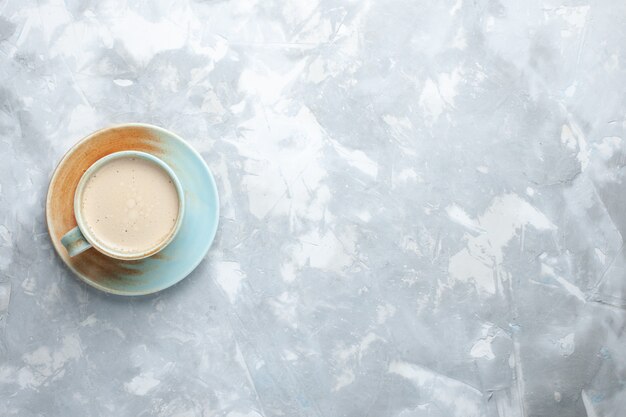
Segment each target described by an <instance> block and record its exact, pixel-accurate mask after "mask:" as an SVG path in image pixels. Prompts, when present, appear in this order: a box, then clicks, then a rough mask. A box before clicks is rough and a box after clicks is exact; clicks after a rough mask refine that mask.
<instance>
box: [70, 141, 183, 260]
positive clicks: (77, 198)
mask: <svg viewBox="0 0 626 417" xmlns="http://www.w3.org/2000/svg"><path fill="white" fill-rule="evenodd" d="M129 156H132V157H137V158H141V159H144V160H148V161H150V162H152V163H154V164H156V165H158V166H159V167H160V168H161V169H163V170H164V171H165V172H166V173H167V174H168V176H169V177H170V178H171V180H172V183H173V184H174V187H175V188H176V192H177V194H178V217H177V219H176V224H175V225H174V228H173V229H172V231H171V232H170V234H169V236H168V237H167V239H165V240H163V241H162V242H161V243H159V245H157V246H155V247H153V248H150V249H149V250H147V251H143V252H139V253H132V254H126V253H123V252H118V251H114V250H111V249H110V248H107V247H106V246H104V245H102V244H101V243H99V241H98V240H97V239H95V238H94V236H92V233H91V232H90V229H89V228H88V227H86V222H85V220H84V219H83V217H82V213H81V197H82V193H83V191H84V188H85V184H86V183H87V180H88V179H89V178H90V177H91V175H92V174H93V173H94V172H96V171H97V170H98V169H100V168H101V167H102V166H103V165H105V164H107V163H108V162H110V161H112V160H114V159H119V158H124V157H129ZM184 196H185V194H184V190H183V187H182V185H181V183H180V181H179V179H178V177H177V176H176V173H175V172H174V170H173V169H172V168H171V167H170V166H169V165H168V164H167V163H166V162H164V161H163V160H162V159H160V158H158V157H156V156H154V155H152V154H149V153H147V152H142V151H134V150H127V151H119V152H113V153H110V154H108V155H106V156H104V157H102V158H100V159H98V160H97V161H96V162H94V163H93V164H91V166H90V167H89V168H87V170H86V171H85V172H84V173H83V175H82V176H81V178H80V180H79V181H78V185H77V186H76V191H75V192H74V217H75V218H76V223H77V224H78V228H79V229H80V231H81V233H82V234H83V236H84V237H85V239H86V240H87V242H89V243H90V244H91V246H92V247H93V248H94V249H96V250H97V251H98V252H101V253H102V254H104V255H106V256H110V257H111V258H115V259H120V260H129V261H131V260H139V259H144V258H147V257H149V256H152V255H154V254H156V253H158V252H160V251H161V250H163V249H164V248H165V247H166V246H167V245H169V244H170V243H171V242H172V240H174V237H176V235H177V234H178V231H179V229H180V226H181V224H182V222H183V216H184V214H185V197H184Z"/></svg>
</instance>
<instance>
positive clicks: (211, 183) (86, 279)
mask: <svg viewBox="0 0 626 417" xmlns="http://www.w3.org/2000/svg"><path fill="white" fill-rule="evenodd" d="M126 127H142V128H146V129H149V130H153V131H157V132H160V133H163V134H165V135H168V136H170V137H171V138H173V139H175V140H177V141H178V142H180V143H181V144H182V145H183V146H185V147H187V148H188V149H189V150H190V151H191V152H192V153H193V154H194V155H195V157H196V158H198V159H199V160H200V162H201V163H202V167H203V169H204V171H205V172H206V174H207V175H208V178H209V180H210V181H209V184H207V185H208V186H210V187H211V188H212V191H213V194H214V195H215V209H216V210H215V218H216V221H215V223H214V227H213V228H212V230H211V231H210V235H209V236H210V237H209V239H207V240H206V242H207V244H206V247H205V248H202V252H204V254H203V255H202V256H201V257H199V259H198V261H196V262H194V263H191V264H190V267H189V268H187V270H185V271H184V273H183V274H181V277H180V278H179V279H178V280H176V281H174V282H170V283H167V284H166V285H161V286H158V287H155V288H151V289H149V290H146V291H120V290H117V289H113V288H110V287H107V286H104V285H102V284H99V283H98V282H95V281H93V280H92V279H90V278H89V277H87V276H85V275H83V274H82V273H80V272H78V271H77V270H76V269H75V268H74V267H73V266H72V265H71V264H69V263H68V262H66V260H65V258H64V257H63V255H62V254H61V252H60V250H61V248H60V247H59V245H58V244H57V242H55V241H54V239H53V234H52V231H51V225H50V223H51V222H50V217H49V207H50V203H51V194H52V183H53V181H54V179H55V178H56V176H57V174H58V172H59V169H60V168H61V165H62V164H63V162H64V161H66V159H67V158H68V157H70V155H72V153H73V152H75V151H76V149H77V148H78V146H79V145H81V144H83V143H84V142H87V141H89V140H91V139H92V138H93V137H94V136H96V135H99V134H101V133H102V132H105V131H107V130H112V129H118V128H126ZM184 189H185V187H184V186H183V190H184ZM45 211H46V216H45V217H46V228H47V229H48V236H49V237H50V240H51V241H52V246H53V247H54V250H55V252H57V255H58V256H59V257H60V258H61V261H62V262H63V263H64V264H65V266H67V267H68V268H69V269H70V270H71V271H72V272H73V273H74V275H76V276H77V277H78V278H79V279H80V280H81V281H83V282H84V283H86V284H88V285H90V286H91V287H94V288H96V289H98V290H100V291H103V292H105V293H108V294H115V295H121V296H142V295H149V294H154V293H157V292H160V291H163V290H165V289H167V288H169V287H172V286H174V285H176V284H178V283H179V282H180V281H182V280H184V279H185V278H187V277H188V276H189V274H191V272H193V271H194V270H195V269H196V268H197V267H198V265H200V263H201V262H202V261H203V260H204V259H205V257H206V254H207V253H208V251H209V249H210V248H211V246H212V245H213V241H214V240H215V236H216V235H217V228H218V225H219V219H220V199H219V193H218V189H217V184H216V182H215V178H214V177H213V174H212V173H211V170H210V169H209V167H208V165H207V164H206V161H205V160H204V158H203V157H202V155H200V153H199V152H198V151H197V150H196V149H195V148H194V147H193V146H191V145H190V144H189V143H187V141H185V140H184V139H183V138H182V137H180V136H178V135H177V134H176V133H174V132H172V131H170V130H167V129H165V128H163V127H160V126H156V125H152V124H149V123H140V122H132V123H120V124H115V125H111V126H108V127H105V128H102V129H98V130H96V131H94V132H92V133H90V134H89V135H87V136H85V137H84V138H82V139H81V140H79V141H78V142H76V143H75V144H74V145H72V147H70V148H69V149H68V150H67V151H66V152H65V153H64V154H63V156H62V157H61V159H60V160H59V162H58V163H57V165H56V167H55V169H54V171H53V172H52V175H51V176H50V181H49V182H48V191H47V193H46V207H45ZM61 246H62V245H61ZM146 259H147V258H146Z"/></svg>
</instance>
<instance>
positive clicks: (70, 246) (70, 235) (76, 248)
mask: <svg viewBox="0 0 626 417" xmlns="http://www.w3.org/2000/svg"><path fill="white" fill-rule="evenodd" d="M61 243H62V244H63V246H65V249H67V253H68V254H69V255H70V256H76V255H78V254H80V253H83V252H84V251H86V250H87V249H89V248H90V247H91V243H89V242H87V239H85V236H83V234H82V232H81V231H80V229H79V228H78V226H76V227H75V228H73V229H72V230H70V231H69V232H67V233H66V234H65V235H63V237H62V238H61Z"/></svg>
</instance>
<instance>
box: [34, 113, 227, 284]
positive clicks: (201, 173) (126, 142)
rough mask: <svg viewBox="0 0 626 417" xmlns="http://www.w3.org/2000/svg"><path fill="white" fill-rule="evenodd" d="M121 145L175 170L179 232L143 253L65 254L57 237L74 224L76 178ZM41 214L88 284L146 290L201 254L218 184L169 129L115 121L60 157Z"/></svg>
mask: <svg viewBox="0 0 626 417" xmlns="http://www.w3.org/2000/svg"><path fill="white" fill-rule="evenodd" d="M125 150H137V151H143V152H147V153H151V154H153V155H155V156H157V157H159V158H161V159H162V160H163V161H165V162H166V163H167V164H168V165H169V166H170V167H171V168H172V169H173V170H174V171H175V173H176V176H177V177H178V179H179V180H180V182H181V184H182V187H183V189H184V194H185V216H184V218H183V223H182V225H181V228H180V230H179V231H178V234H177V235H176V237H175V238H174V240H173V241H172V242H171V243H170V244H169V245H168V246H167V247H166V248H165V249H163V250H162V251H161V252H159V253H157V254H156V255H153V256H151V257H149V258H146V259H141V260H137V261H123V260H118V259H113V258H110V257H107V256H105V255H103V254H102V253H100V252H98V251H97V250H95V249H93V248H92V249H89V250H87V251H85V252H83V253H82V254H80V255H77V256H75V257H73V258H70V257H69V256H68V254H67V251H66V250H65V248H64V247H63V245H62V244H61V237H62V236H63V235H64V234H65V233H66V232H67V231H68V230H70V229H72V228H73V227H75V226H76V219H75V218H74V207H73V206H74V191H75V190H76V186H77V184H78V181H79V180H80V178H81V176H82V175H83V173H84V172H85V171H86V170H87V168H88V167H89V166H91V164H93V163H94V162H96V161H97V160H98V159H100V158H102V157H104V156H106V155H108V154H110V153H113V152H118V151H125ZM46 220H47V222H48V231H49V233H50V237H51V239H52V244H53V245H54V248H55V249H56V251H57V253H58V254H59V256H60V257H61V259H63V262H65V264H66V265H67V266H68V267H69V268H70V269H71V270H72V271H73V272H74V273H76V275H77V276H78V277H79V278H80V279H82V280H83V281H85V282H86V283H87V284H89V285H91V286H93V287H96V288H98V289H100V290H102V291H106V292H109V293H113V294H120V295H142V294H150V293H154V292H157V291H160V290H163V289H165V288H167V287H170V286H172V285H174V284H176V283H177V282H179V281H180V280H182V279H183V278H185V277H186V276H187V275H189V273H190V272H191V271H193V269H194V268H195V267H196V266H198V264H199V263H200V261H202V259H203V258H204V256H205V255H206V253H207V251H208V250H209V247H210V246H211V243H212V242H213V238H214V237H215V233H216V231H217V224H218V220H219V200H218V195H217V187H216V186H215V180H214V179H213V176H212V175H211V172H210V171H209V168H208V167H207V166H206V164H205V162H204V160H203V159H202V157H201V156H200V155H199V154H198V153H197V152H196V151H195V150H194V149H193V148H192V147H191V146H190V145H188V144H187V143H186V142H185V141H184V140H183V139H181V138H180V137H178V136H177V135H175V134H174V133H172V132H169V131H167V130H165V129H162V128H160V127H156V126H151V125H147V124H140V123H133V124H125V125H120V126H114V127H111V128H107V129H103V130H100V131H98V132H95V133H93V134H91V135H90V136H88V137H86V138H85V139H83V140H81V141H80V142H78V143H77V144H76V145H74V146H73V147H72V148H71V149H70V150H69V151H68V152H67V154H66V155H65V156H64V157H63V159H62V160H61V162H60V163H59V165H58V166H57V168H56V170H55V171H54V174H52V179H51V181H50V187H49V188H48V197H47V200H46Z"/></svg>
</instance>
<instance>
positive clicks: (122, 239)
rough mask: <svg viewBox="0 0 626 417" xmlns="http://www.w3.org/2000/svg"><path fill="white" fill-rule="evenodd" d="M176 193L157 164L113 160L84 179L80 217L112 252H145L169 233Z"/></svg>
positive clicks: (173, 221)
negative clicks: (85, 180)
mask: <svg viewBox="0 0 626 417" xmlns="http://www.w3.org/2000/svg"><path fill="white" fill-rule="evenodd" d="M178 209H179V207H178V192H177V190H176V187H175V185H174V183H173V182H172V179H171V178H170V176H169V175H168V174H167V172H166V171H165V170H163V169H162V168H161V167H160V166H158V165H156V164H155V163H153V162H151V161H148V160H145V159H142V158H137V157H131V156H129V157H123V158H118V159H114V160H112V161H110V162H108V163H107V164H105V165H104V166H102V167H101V168H99V169H98V170H97V171H96V172H94V173H93V174H92V175H91V177H90V178H88V179H87V182H86V184H85V188H84V190H83V194H82V201H81V215H82V217H83V220H84V222H85V223H86V225H87V227H88V228H89V229H90V231H91V234H92V235H93V236H94V237H95V238H96V240H97V241H98V243H100V244H101V245H102V246H104V247H106V248H109V249H111V250H113V251H116V252H123V253H128V254H132V253H140V252H144V251H149V250H151V249H153V248H155V247H157V246H158V245H159V244H161V243H162V242H163V241H165V240H166V239H168V238H169V237H170V235H171V233H173V231H174V228H175V226H176V220H177V218H178Z"/></svg>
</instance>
